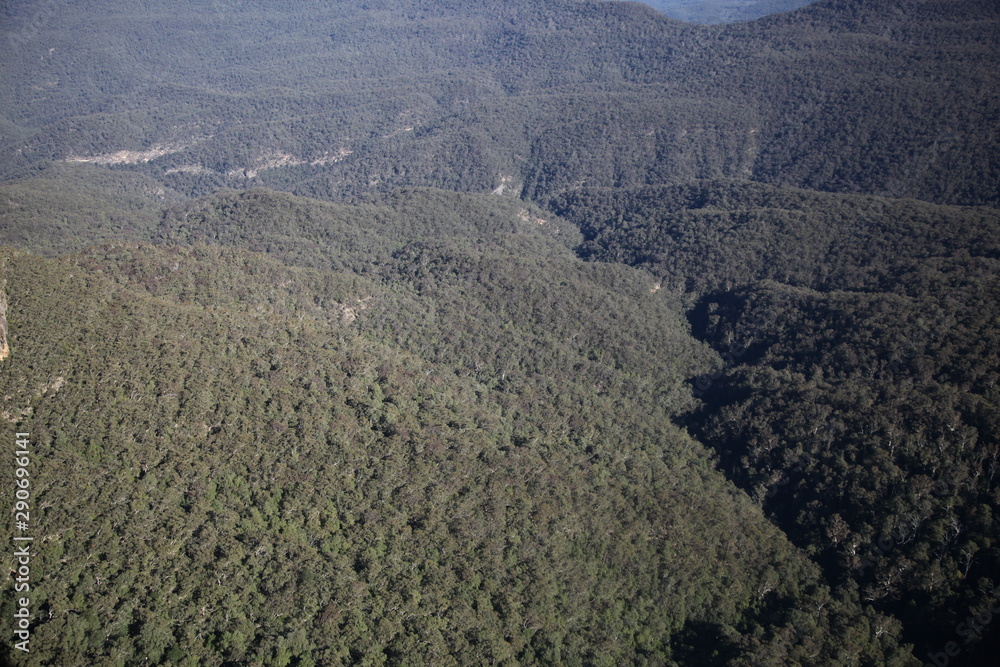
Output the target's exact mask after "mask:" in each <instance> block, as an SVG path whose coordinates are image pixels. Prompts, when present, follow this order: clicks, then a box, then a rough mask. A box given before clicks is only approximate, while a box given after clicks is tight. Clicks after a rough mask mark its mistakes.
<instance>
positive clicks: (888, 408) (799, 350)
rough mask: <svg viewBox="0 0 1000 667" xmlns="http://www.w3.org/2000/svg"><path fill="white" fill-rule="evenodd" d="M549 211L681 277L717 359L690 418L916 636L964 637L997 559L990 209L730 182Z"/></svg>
mask: <svg viewBox="0 0 1000 667" xmlns="http://www.w3.org/2000/svg"><path fill="white" fill-rule="evenodd" d="M553 207H554V208H555V209H556V210H558V211H559V212H560V213H561V214H562V215H564V216H565V217H567V218H568V219H570V220H572V221H574V222H576V223H577V224H579V225H580V226H581V228H582V229H583V232H584V235H585V237H586V238H587V240H586V241H585V243H584V244H583V246H582V250H583V252H584V253H585V254H586V255H587V256H589V257H591V258H592V259H594V260H602V259H603V260H612V259H614V260H619V261H623V262H626V263H629V264H633V265H636V266H643V267H646V268H647V269H649V270H650V271H651V272H653V273H654V274H656V275H658V276H660V277H661V280H662V283H663V285H664V286H665V287H667V288H670V287H673V288H675V289H677V288H684V289H687V290H689V293H690V297H689V298H691V300H692V303H693V306H694V307H693V309H692V310H691V312H690V318H691V321H692V323H693V326H694V329H693V332H694V334H695V335H696V336H698V337H699V338H700V339H702V340H706V341H709V342H711V343H712V344H714V345H715V346H716V348H717V349H718V350H719V352H720V354H722V355H723V357H724V362H725V365H724V366H722V367H720V368H719V369H718V370H717V371H716V372H714V373H711V374H705V375H703V376H701V377H699V378H697V379H696V380H695V381H694V388H695V390H696V393H697V394H698V395H700V396H701V398H702V399H703V401H704V405H703V407H702V408H701V409H699V410H698V411H696V412H695V413H694V414H693V415H692V416H691V417H690V418H689V419H688V420H687V423H688V424H689V425H690V427H691V428H692V430H693V432H694V433H695V434H696V435H697V436H698V437H699V439H700V440H701V441H702V442H704V443H706V444H708V445H710V446H713V447H715V448H716V450H717V451H718V452H719V454H720V462H721V464H722V467H723V469H724V470H726V471H727V474H728V475H729V476H730V477H731V479H733V480H734V481H736V482H737V483H738V484H740V486H742V487H743V488H744V489H746V490H747V492H748V493H750V494H752V495H753V497H754V498H755V499H756V500H757V501H758V502H759V503H760V504H761V506H762V507H764V508H765V510H767V511H768V513H769V515H770V516H771V517H772V518H774V520H775V521H776V522H777V523H778V525H780V526H782V527H783V528H784V529H785V530H786V532H787V533H788V535H789V536H790V537H791V538H792V540H793V541H795V542H796V543H798V544H800V545H802V546H804V547H805V548H807V549H809V550H810V552H811V553H813V554H815V556H816V557H817V559H818V560H819V561H820V562H821V563H823V564H824V565H825V566H826V568H827V572H828V573H829V576H830V577H831V578H832V579H833V580H835V581H851V582H854V583H856V584H857V585H858V586H859V587H860V595H861V599H863V600H865V601H867V602H869V603H871V604H873V605H875V607H876V608H878V609H880V610H882V611H883V612H886V613H892V614H894V615H896V616H897V617H899V618H900V619H901V620H903V622H904V625H905V627H906V629H907V634H906V635H905V636H906V637H907V638H908V639H910V640H911V641H913V642H914V643H915V644H916V645H917V646H918V647H921V648H926V650H927V651H930V652H932V653H933V652H935V651H937V648H936V647H938V646H943V645H946V644H947V643H948V642H950V641H954V640H955V628H956V626H958V625H959V624H961V623H963V622H964V621H965V619H966V617H967V616H968V615H969V614H970V613H972V612H971V611H970V610H981V609H982V608H983V605H984V604H987V603H988V601H989V599H990V595H991V591H992V590H993V589H994V586H995V584H994V582H995V581H997V579H998V573H1000V552H998V551H997V548H996V545H995V540H994V536H995V535H996V534H997V531H998V530H1000V526H998V525H997V523H996V521H995V519H994V512H993V507H994V505H995V503H996V498H997V492H998V490H997V472H998V465H1000V464H998V449H997V446H998V443H1000V395H998V394H997V390H996V381H997V368H998V367H1000V357H998V350H1000V326H998V322H997V319H996V313H997V312H998V309H1000V285H998V283H997V275H998V274H1000V265H998V262H1000V247H998V242H997V239H1000V215H998V214H997V212H996V210H995V209H988V208H960V207H944V206H934V205H930V204H926V203H922V202H916V201H912V200H903V201H901V200H887V199H881V198H875V197H857V196H845V195H831V194H821V193H815V192H808V191H801V190H790V189H783V188H775V187H771V186H763V185H759V184H747V183H733V182H703V183H697V184H692V185H689V186H685V187H656V188H644V189H638V190H634V191H622V190H615V191H611V190H597V191H580V192H576V193H573V194H571V195H564V196H561V197H559V198H557V199H556V200H555V201H554V202H553ZM963 627H969V626H963ZM990 637H992V635H990V634H989V633H973V634H972V635H971V636H965V637H963V645H962V646H963V649H962V652H963V659H964V660H967V661H968V662H967V663H965V664H980V663H979V660H986V659H987V656H990V655H991V654H992V653H993V652H994V651H995V648H996V646H995V641H992V640H991V639H990ZM965 640H968V641H967V642H965ZM917 654H918V655H925V653H924V652H923V651H918V653H917Z"/></svg>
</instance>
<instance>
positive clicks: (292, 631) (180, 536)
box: [0, 244, 905, 664]
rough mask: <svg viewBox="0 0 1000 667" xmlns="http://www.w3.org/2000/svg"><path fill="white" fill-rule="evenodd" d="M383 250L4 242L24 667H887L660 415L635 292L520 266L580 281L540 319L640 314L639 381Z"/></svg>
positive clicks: (506, 291) (883, 655) (541, 302)
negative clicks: (336, 257) (375, 265)
mask: <svg viewBox="0 0 1000 667" xmlns="http://www.w3.org/2000/svg"><path fill="white" fill-rule="evenodd" d="M435 254H438V255H440V251H438V253H435ZM450 254H451V256H452V257H455V255H454V251H452V253H450ZM410 257H411V255H409V254H408V255H407V256H406V257H403V258H399V259H398V260H397V263H396V264H395V265H394V266H393V268H392V271H391V273H394V274H395V275H396V276H397V277H396V278H395V279H392V280H389V281H388V282H383V281H373V280H371V279H365V278H361V277H358V276H356V275H354V274H351V273H342V272H339V273H338V272H331V271H319V270H315V269H292V268H288V267H287V266H285V265H282V264H279V263H277V262H275V261H274V260H272V259H268V258H266V257H264V256H261V255H258V254H253V253H249V252H247V251H244V250H237V249H223V248H218V247H207V246H195V247H191V248H178V247H170V246H165V247H159V248H157V247H150V246H134V245H121V244H119V245H115V246H106V247H102V248H98V249H94V250H93V251H90V252H87V253H84V254H78V255H70V256H67V257H65V258H62V259H59V260H43V259H41V258H39V257H37V256H33V255H29V254H26V253H24V252H20V251H10V250H5V251H4V258H5V266H6V271H7V278H8V289H9V291H10V312H9V319H10V323H11V330H10V334H11V342H12V346H11V347H12V355H11V357H10V358H9V359H8V360H7V361H5V362H4V366H3V367H2V369H0V383H2V390H0V391H2V393H3V395H4V396H5V398H4V406H3V411H4V412H3V414H4V418H5V419H6V420H7V421H8V422H12V426H16V428H17V429H18V430H21V429H27V430H29V431H30V432H31V433H32V439H33V442H32V448H33V461H34V463H35V467H33V468H32V484H33V486H32V488H33V489H34V491H33V493H34V494H35V496H34V497H36V498H38V499H39V501H41V502H43V506H42V507H39V508H38V509H36V510H35V514H33V516H34V517H35V519H34V521H35V523H34V524H33V525H34V526H36V527H37V530H38V531H39V533H38V537H39V538H40V541H39V542H38V545H37V549H36V554H37V555H36V556H35V559H34V560H33V561H32V565H33V567H37V568H38V570H37V571H44V572H45V577H44V580H41V581H37V583H36V582H33V588H32V591H33V594H32V604H33V605H35V607H34V610H35V611H34V618H36V621H35V622H34V623H33V629H32V632H33V640H32V641H33V644H32V648H33V652H32V659H33V661H34V662H33V664H94V663H95V662H99V661H100V660H118V661H123V662H127V663H131V662H136V661H139V660H140V659H143V658H145V659H148V660H149V661H151V662H154V663H171V664H223V663H226V662H232V661H249V662H264V663H270V664H289V663H290V662H294V663H295V664H336V663H341V662H345V663H346V662H362V661H367V662H371V663H373V664H382V663H390V664H430V663H434V664H479V663H480V662H481V661H482V660H483V659H493V660H496V661H501V662H516V663H518V664H550V663H552V662H557V661H568V662H590V663H594V664H621V663H622V662H630V663H637V664H643V663H651V664H655V663H662V662H663V661H664V660H666V659H669V658H670V656H672V655H677V656H683V655H694V654H699V655H702V656H711V655H714V656H715V658H714V659H730V660H734V661H737V662H738V661H741V660H742V661H744V662H747V663H750V664H759V661H760V659H762V657H763V659H772V658H774V657H776V656H785V657H786V658H788V659H794V658H795V657H796V656H798V658H799V659H804V658H805V656H806V655H812V656H814V659H824V660H834V661H837V662H850V661H857V660H861V661H872V660H874V661H878V662H882V661H889V660H892V659H903V656H905V651H904V652H902V653H900V652H899V649H898V648H897V646H896V643H895V640H893V639H892V636H893V635H894V634H895V633H896V632H897V631H898V628H896V626H894V625H893V623H892V622H891V620H889V619H885V618H880V617H874V616H872V617H866V616H865V615H864V614H863V613H862V612H861V610H860V609H859V608H858V607H857V606H856V604H855V603H852V602H850V601H848V600H842V599H834V598H831V596H830V593H829V591H828V589H827V588H826V587H824V586H823V585H822V584H821V582H820V580H819V579H818V572H817V570H816V569H815V568H814V567H813V566H812V565H811V564H810V563H808V561H806V560H805V559H804V557H803V556H802V555H801V554H799V553H798V552H796V551H795V550H794V549H793V548H792V547H791V546H790V545H788V544H787V543H786V542H785V541H784V538H783V537H782V536H781V535H780V533H778V532H777V531H776V529H774V528H773V527H772V526H770V525H769V524H768V523H767V522H766V521H765V520H764V518H763V516H762V515H761V514H760V512H759V510H757V509H756V508H754V507H753V506H752V504H751V503H749V502H748V500H747V498H746V497H745V496H742V495H741V494H738V493H734V491H733V490H732V489H731V487H729V485H728V483H727V482H726V481H725V480H724V479H723V478H722V476H721V475H720V474H719V473H718V472H717V471H715V470H713V467H712V465H711V463H710V461H709V459H708V458H707V457H706V455H705V452H704V450H702V448H701V447H700V446H699V445H698V444H697V443H695V442H693V441H692V440H690V438H689V437H688V436H687V435H686V434H684V433H683V432H681V431H680V430H679V429H677V428H676V427H674V426H673V425H672V424H671V421H670V419H669V413H670V411H671V410H672V409H676V407H678V406H677V403H676V402H675V401H676V400H677V398H676V396H680V394H679V393H677V392H676V390H673V392H672V391H671V390H670V388H669V386H663V383H664V381H665V380H666V379H668V378H669V377H671V376H673V377H675V378H677V379H675V380H673V382H677V383H679V382H680V379H679V377H677V375H679V374H676V375H675V371H670V370H669V367H671V366H673V365H676V364H681V365H682V366H683V365H686V364H690V363H691V359H692V357H691V352H690V351H687V350H685V349H684V347H683V346H690V343H685V342H683V340H682V339H681V338H679V337H678V333H670V332H671V331H676V325H671V324H670V323H669V320H670V317H671V314H670V313H669V311H666V312H664V311H661V310H660V309H658V308H656V307H655V306H653V305H652V304H650V303H649V302H651V301H655V300H656V299H655V296H654V295H651V294H650V293H649V292H648V290H647V289H645V286H644V285H635V284H634V283H635V280H636V278H638V277H639V276H637V275H636V274H634V273H633V272H631V271H630V270H627V269H615V270H610V269H602V268H598V267H595V269H594V270H590V269H587V267H581V266H579V265H577V266H576V267H575V268H574V267H572V266H566V267H564V268H561V269H558V270H555V271H552V272H550V273H546V269H545V265H544V264H541V263H539V264H536V265H534V266H532V269H533V270H534V271H536V272H537V274H536V276H535V279H536V280H537V281H540V282H541V281H547V280H552V279H555V278H557V277H558V276H563V278H564V279H566V278H568V277H569V275H570V274H577V275H579V274H580V272H581V271H582V272H583V273H589V274H592V276H593V278H592V280H593V283H592V285H591V286H590V289H589V290H587V289H585V288H586V284H585V283H578V284H576V285H575V286H574V292H575V295H574V293H573V292H567V293H565V295H564V296H563V297H562V298H560V301H561V302H562V303H563V304H565V307H566V308H567V310H568V311H569V312H570V313H583V312H585V310H584V308H582V307H581V305H580V304H577V303H574V300H576V299H595V298H606V297H600V289H601V288H600V285H602V284H603V285H607V286H610V285H614V287H615V290H616V296H615V300H616V301H617V304H618V305H617V306H614V307H615V308H617V309H618V310H619V311H622V310H623V309H624V308H625V307H626V304H639V303H646V306H645V307H644V308H643V313H644V314H643V317H644V318H645V321H643V322H642V325H643V326H648V325H650V324H652V325H653V326H654V327H655V328H657V329H658V330H660V331H662V332H664V333H662V334H661V337H662V338H663V341H662V343H661V347H660V350H659V354H660V355H661V358H662V360H663V366H664V367H666V368H664V367H661V366H659V365H656V366H654V367H652V368H647V367H643V366H637V365H635V364H634V363H633V362H629V360H628V359H627V358H623V357H622V354H624V353H625V352H626V351H628V350H631V349H633V348H634V347H635V346H641V345H650V344H653V343H654V339H653V338H650V335H649V333H648V332H647V331H645V330H643V329H636V327H637V326H638V325H639V324H640V323H639V322H630V321H629V320H628V316H626V313H625V312H617V313H616V312H614V311H611V312H609V313H608V317H609V320H610V321H615V322H618V324H616V325H615V326H612V327H611V330H610V331H609V332H608V334H607V335H611V334H613V335H615V336H617V337H618V338H619V339H620V340H619V345H620V347H619V348H609V349H607V350H605V351H599V352H597V353H595V352H594V351H593V350H595V349H596V348H597V346H598V345H600V344H605V345H608V344H610V343H611V341H608V340H605V338H604V336H605V334H602V333H601V331H600V327H601V325H600V324H596V328H595V325H591V326H589V327H588V326H587V325H586V324H584V323H583V322H580V321H577V322H567V323H566V324H565V325H564V326H565V333H563V329H562V327H560V326H545V327H544V328H542V326H541V322H539V321H538V319H537V318H538V313H551V312H553V310H554V309H553V308H552V306H551V305H550V304H549V303H547V300H548V298H549V297H548V296H546V294H545V293H543V292H540V291H538V290H537V289H536V288H535V287H534V286H532V284H531V283H530V281H529V282H528V283H525V281H524V280H523V279H522V276H520V275H519V274H520V271H522V270H523V269H522V268H520V267H519V266H518V262H516V261H515V262H514V263H513V266H510V258H509V257H507V258H506V259H505V261H504V262H503V263H497V261H496V260H491V259H489V258H488V257H487V256H482V257H480V258H479V259H478V261H470V260H471V259H472V258H469V257H467V258H466V259H462V260H457V261H456V260H455V259H453V260H452V263H451V264H445V263H442V262H441V261H430V262H427V261H426V258H424V259H419V260H417V261H415V262H414V261H413V260H411V259H410ZM557 261H558V260H557ZM560 263H563V264H565V263H566V260H562V261H561V262H560ZM418 266H423V267H427V268H429V269H431V271H430V274H426V273H420V272H416V273H414V268H416V267H418ZM411 267H413V268H411ZM484 271H489V272H490V273H491V274H492V275H493V276H494V277H493V279H492V280H486V279H484V276H483V272H484ZM609 271H610V273H609ZM623 271H624V273H623ZM615 274H618V275H617V277H613V278H612V276H613V275H615ZM577 280H578V281H579V280H580V278H579V277H578V278H577ZM630 283H631V285H630ZM605 289H607V287H605ZM463 290H469V291H470V292H472V293H471V294H468V295H467V296H466V297H465V298H463V299H462V300H461V301H453V300H452V299H450V298H449V297H448V292H454V291H463ZM626 290H630V291H626ZM477 291H478V294H477V293H476V292H477ZM605 302H606V304H607V305H608V306H611V305H612V304H613V303H615V301H612V300H606V301H605ZM632 307H634V305H633V306H632ZM497 308H499V309H502V310H503V311H504V316H503V318H502V320H499V321H497V322H496V323H494V322H493V321H491V320H490V319H489V318H484V317H483V314H485V313H487V312H488V311H489V310H490V309H497ZM658 312H659V313H661V314H660V315H657V314H656V313H658ZM674 317H676V316H674ZM650 319H651V321H650ZM413 320H417V321H419V322H420V325H414V324H412V321H413ZM470 322H479V323H480V324H479V325H478V326H479V328H478V329H477V328H476V326H473V325H470ZM28 323H30V326H28ZM455 329H460V330H462V331H463V332H464V335H463V341H462V345H459V344H458V343H457V342H456V341H454V340H450V339H448V334H449V332H450V331H452V330H455ZM571 331H573V332H575V335H576V337H577V338H575V339H573V338H569V336H568V334H569V332H571ZM397 332H399V333H397ZM205 334H210V335H205ZM553 335H555V336H556V338H555V339H553V338H552V336H553ZM563 336H566V338H563ZM491 338H494V339H495V340H496V341H498V342H499V343H501V345H500V346H498V348H497V352H494V353H492V354H493V355H496V354H498V353H499V354H501V355H507V356H508V357H510V358H509V359H508V364H509V366H508V367H506V368H504V369H503V370H502V371H501V370H499V369H496V370H494V369H490V368H489V366H490V364H491V363H492V358H493V357H492V356H491V352H490V350H491V347H490V339H491ZM518 344H520V345H521V346H522V347H523V348H531V349H533V350H535V352H534V353H533V354H529V353H527V352H524V351H522V350H520V349H518V348H517V347H516V346H517V345H518ZM678 345H680V347H679V346H678ZM511 346H515V347H514V349H513V354H511ZM578 348H579V349H578ZM588 350H590V351H588ZM566 356H569V357H575V358H576V359H577V362H576V363H575V366H574V368H573V371H572V374H571V375H567V374H566V371H567V370H568V366H567V364H566V363H565V359H564V358H565V357H566ZM421 357H423V358H421ZM480 357H481V358H480ZM647 366H648V365H647ZM644 368H645V370H643V369H644ZM595 383H602V384H603V385H604V386H603V387H601V388H595ZM658 384H659V386H660V389H659V391H658V392H656V393H653V392H650V389H651V388H655V387H656V386H657V385H658ZM643 394H646V395H645V396H644V395H643ZM671 396H675V397H673V398H672V397H671ZM623 403H626V404H628V405H629V407H630V408H631V409H628V410H623V409H622V408H623ZM9 485H10V480H9V479H8V480H6V481H4V483H3V487H4V488H5V489H6V490H7V491H10V488H9ZM33 571H34V570H33ZM11 604H12V601H11V600H10V599H9V598H5V601H4V617H5V618H11V617H12V616H11V614H12V613H13V610H12V608H11V607H10V605H11ZM803 605H805V606H806V607H807V608H808V609H809V610H810V611H808V612H807V613H805V614H803V613H802V612H798V611H796V609H798V608H800V607H802V606H803ZM876 627H877V628H879V630H878V636H876V633H875V628H876ZM848 628H849V632H851V633H852V639H851V640H850V641H846V637H845V635H844V632H846V631H848V630H847V629H848ZM886 631H888V633H886ZM797 636H798V637H801V639H796V638H795V637H797ZM819 656H822V658H819ZM893 656H896V658H893ZM900 664H904V663H900Z"/></svg>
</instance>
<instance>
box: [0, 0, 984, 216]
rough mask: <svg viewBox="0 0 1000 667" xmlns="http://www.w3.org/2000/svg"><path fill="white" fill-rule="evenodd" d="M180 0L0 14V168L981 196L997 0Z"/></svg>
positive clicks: (214, 184) (267, 182)
mask: <svg viewBox="0 0 1000 667" xmlns="http://www.w3.org/2000/svg"><path fill="white" fill-rule="evenodd" d="M188 4H190V6H191V9H192V10H194V9H195V8H197V10H198V16H199V18H198V21H197V22H195V23H182V22H178V21H173V20H170V19H169V17H166V16H164V15H163V14H162V13H161V12H159V11H158V10H157V9H155V7H156V6H157V4H156V3H153V4H152V5H148V4H147V5H143V8H142V10H141V12H140V11H130V10H127V9H123V7H124V6H123V5H122V4H121V3H120V2H117V1H115V0H98V1H97V2H93V3H89V4H88V5H87V6H86V8H84V7H83V6H77V5H71V6H67V7H60V8H59V11H57V12H45V11H42V10H32V9H31V8H30V5H27V4H26V3H17V4H16V5H15V6H9V5H8V7H7V9H6V11H5V16H4V19H5V20H4V30H5V37H7V39H4V40H0V59H2V61H3V62H4V63H5V66H4V104H3V105H2V114H3V117H2V119H0V175H3V176H6V177H7V178H13V177H23V176H26V175H30V174H32V173H35V172H36V170H37V169H38V168H39V167H41V166H43V165H46V164H51V163H52V162H63V163H68V164H97V165H102V166H108V167H111V168H113V169H117V170H130V171H134V172H141V173H144V174H146V175H149V176H150V177H152V178H154V179H155V180H156V181H158V182H159V183H161V184H162V186H163V187H165V188H168V189H170V190H173V191H178V192H182V193H184V194H188V195H190V194H207V193H209V192H212V191H214V190H215V189H218V188H219V187H235V188H244V187H249V186H257V185H262V186H266V187H270V188H277V189H283V190H289V191H292V192H294V193H296V194H302V195H307V196H314V197H321V198H339V197H342V196H344V195H345V194H355V193H359V192H364V191H373V190H374V191H390V190H392V189H394V188H397V187H402V186H431V187H443V188H447V189H452V190H461V191H468V192H493V191H499V192H503V193H506V194H511V195H518V194H520V195H521V196H524V197H527V198H529V199H534V200H539V201H540V200H542V199H544V198H545V197H547V196H549V195H550V194H553V193H556V192H560V191H563V190H566V189H570V188H574V187H578V186H580V185H587V186H592V187H593V186H606V187H634V186H639V185H646V184H663V183H682V182H685V181H687V180H690V179H692V178H718V177H726V178H740V179H749V180H755V181H762V182H767V183H771V184H776V185H792V186H797V187H807V188H811V189H817V190H825V191H833V192H847V193H858V192H861V193H868V194H878V195H883V196H891V197H914V198H918V199H923V200H928V201H934V202H938V203H950V204H996V203H997V198H998V194H997V188H996V183H997V182H1000V164H998V160H1000V158H998V155H1000V146H998V142H1000V139H998V135H997V133H996V132H995V131H994V129H995V122H996V117H995V110H996V109H997V107H998V86H997V80H996V72H997V71H998V70H1000V56H998V50H997V49H996V43H997V40H998V38H1000V35H998V33H997V13H998V11H1000V10H998V6H997V3H995V2H992V1H991V0H961V1H956V0H898V1H895V0H880V1H876V2H846V1H844V0H826V1H825V2H819V3H816V4H814V5H810V6H808V7H805V8H802V9H800V10H797V11H795V12H791V13H782V14H775V15H772V16H768V17H766V18H764V19H761V20H759V21H754V22H751V23H739V24H732V25H724V26H696V25H689V24H683V23H679V22H677V21H673V20H670V19H668V18H666V17H664V16H662V15H660V14H658V13H657V12H655V11H653V10H651V9H649V8H647V7H644V6H642V5H639V4H635V3H620V2H578V1H574V0H549V1H547V2H542V3H539V2H528V1H527V0H514V1H511V0H505V1H503V2H500V1H498V0H473V1H471V2H462V3H458V2H435V3H426V2H418V1H416V0H403V1H401V2H388V1H385V0H372V2H369V3H367V4H365V6H364V7H362V6H360V5H358V4H357V3H347V2H319V1H318V0H307V1H305V2H298V3H295V5H294V7H293V6H292V5H288V4H285V3H275V2H264V1H263V0H248V1H246V2H216V3H212V5H211V7H210V11H203V9H204V3H190V2H186V1H185V0H182V1H181V2H179V3H175V5H174V6H175V7H176V8H177V9H176V11H178V12H180V11H186V9H185V7H187V5H188ZM179 44H184V49H178V48H177V45H179Z"/></svg>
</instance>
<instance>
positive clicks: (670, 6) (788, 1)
mask: <svg viewBox="0 0 1000 667" xmlns="http://www.w3.org/2000/svg"><path fill="white" fill-rule="evenodd" d="M813 1H814V0H717V1H714V2H713V1H712V0H648V2H646V3H645V4H647V5H649V6H650V7H653V8H654V9H657V10H659V11H661V12H663V13H664V14H666V15H667V16H669V17H670V18H674V19H679V20H681V21H687V22H688V23H735V22H737V21H751V20H753V19H757V18H760V17H762V16H767V15H768V14H775V13H777V12H790V11H792V10H793V9H798V8H799V7H805V6H806V5H808V4H810V3H811V2H813Z"/></svg>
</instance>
